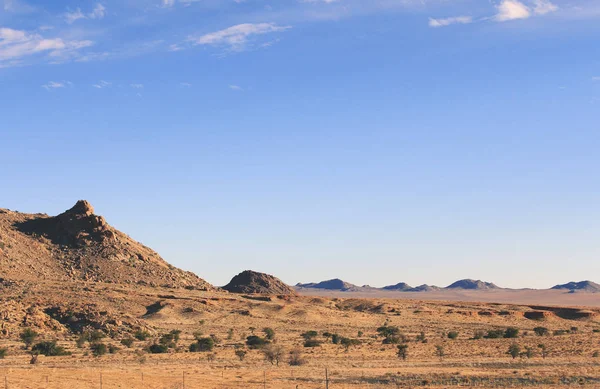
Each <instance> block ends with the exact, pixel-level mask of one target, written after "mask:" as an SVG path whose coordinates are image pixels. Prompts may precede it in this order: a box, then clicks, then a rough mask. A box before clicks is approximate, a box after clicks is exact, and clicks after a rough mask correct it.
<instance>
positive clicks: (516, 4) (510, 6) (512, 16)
mask: <svg viewBox="0 0 600 389" xmlns="http://www.w3.org/2000/svg"><path fill="white" fill-rule="evenodd" d="M497 8H498V13H497V14H496V16H495V17H494V19H495V20H496V21H498V22H506V21H509V20H517V19H527V18H529V17H530V16H531V11H530V10H529V7H527V6H526V5H525V4H523V3H521V2H520V1H518V0H503V1H502V2H501V3H500V4H499V5H498V7H497Z"/></svg>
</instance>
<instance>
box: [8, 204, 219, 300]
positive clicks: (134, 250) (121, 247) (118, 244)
mask: <svg viewBox="0 0 600 389" xmlns="http://www.w3.org/2000/svg"><path fill="white" fill-rule="evenodd" d="M0 275H1V277H2V278H5V279H8V280H26V281H36V280H46V281H48V280H52V281H80V280H83V281H92V282H107V283H116V284H139V285H148V286H163V287H172V288H188V289H198V290H212V289H214V287H213V286H211V285H210V284H209V283H207V282H206V281H204V280H202V279H201V278H199V277H197V276H196V275H195V274H193V273H190V272H185V271H183V270H180V269H177V268H175V267H173V266H171V265H169V264H168V263H167V262H165V261H164V260H163V259H162V258H161V257H160V256H159V255H158V254H157V253H156V252H154V251H153V250H151V249H150V248H148V247H146V246H144V245H142V244H141V243H139V242H136V241H135V240H133V239H131V238H130V237H129V236H127V235H126V234H124V233H122V232H120V231H118V230H116V229H115V228H113V227H111V226H110V225H109V224H108V223H107V222H106V220H105V219H104V218H103V217H102V216H98V215H96V214H94V208H93V207H92V206H91V204H90V203H88V202H87V201H85V200H80V201H78V202H77V203H76V204H75V206H73V208H71V209H69V210H67V211H65V212H63V213H61V214H60V215H58V216H54V217H51V216H48V215H46V214H25V213H20V212H15V211H10V210H7V209H0Z"/></svg>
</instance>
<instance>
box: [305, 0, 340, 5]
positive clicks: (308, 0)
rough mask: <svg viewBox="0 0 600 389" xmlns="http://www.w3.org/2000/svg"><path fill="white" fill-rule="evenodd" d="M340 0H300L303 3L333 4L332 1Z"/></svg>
mask: <svg viewBox="0 0 600 389" xmlns="http://www.w3.org/2000/svg"><path fill="white" fill-rule="evenodd" d="M338 1H340V0H300V2H301V3H326V4H331V3H337V2H338Z"/></svg>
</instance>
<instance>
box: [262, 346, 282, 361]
mask: <svg viewBox="0 0 600 389" xmlns="http://www.w3.org/2000/svg"><path fill="white" fill-rule="evenodd" d="M262 352H263V355H264V356H265V360H266V361H267V362H270V363H271V365H276V366H279V361H280V360H281V358H282V357H283V348H282V347H281V346H278V345H274V344H269V345H267V346H265V347H264V348H263V349H262Z"/></svg>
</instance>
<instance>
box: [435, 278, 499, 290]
mask: <svg viewBox="0 0 600 389" xmlns="http://www.w3.org/2000/svg"><path fill="white" fill-rule="evenodd" d="M446 289H465V290H489V289H500V288H499V287H498V286H497V285H495V284H493V283H491V282H483V281H480V280H470V279H466V280H459V281H456V282H455V283H453V284H451V285H448V286H447V287H446Z"/></svg>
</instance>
